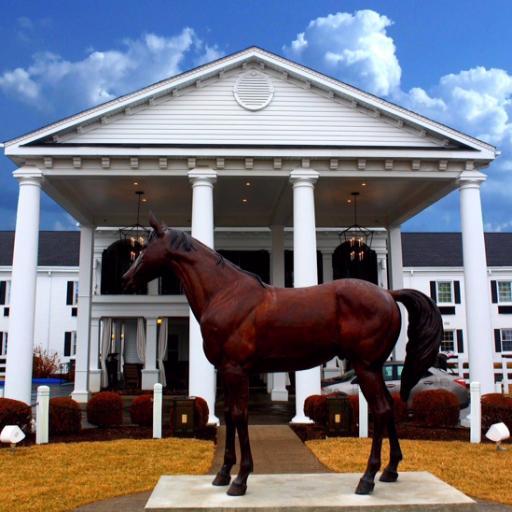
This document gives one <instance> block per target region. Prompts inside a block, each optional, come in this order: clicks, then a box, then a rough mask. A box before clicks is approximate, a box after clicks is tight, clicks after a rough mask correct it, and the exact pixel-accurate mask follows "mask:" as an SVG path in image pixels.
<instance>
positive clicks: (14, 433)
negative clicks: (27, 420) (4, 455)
mask: <svg viewBox="0 0 512 512" xmlns="http://www.w3.org/2000/svg"><path fill="white" fill-rule="evenodd" d="M23 439H25V434H24V433H23V430H21V428H20V427H18V425H6V426H5V427H4V428H3V429H2V432H1V433H0V442H1V443H6V444H10V445H11V448H13V449H14V448H16V445H17V444H18V443H20V442H21V441H23Z"/></svg>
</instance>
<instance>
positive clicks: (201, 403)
mask: <svg viewBox="0 0 512 512" xmlns="http://www.w3.org/2000/svg"><path fill="white" fill-rule="evenodd" d="M209 415H210V410H209V409H208V403H207V402H206V400H205V399H204V398H201V397H200V396H196V397H195V399H194V423H195V429H196V432H197V431H199V430H203V429H204V428H205V427H206V425H207V423H208V416H209Z"/></svg>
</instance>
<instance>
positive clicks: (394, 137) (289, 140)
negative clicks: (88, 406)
mask: <svg viewBox="0 0 512 512" xmlns="http://www.w3.org/2000/svg"><path fill="white" fill-rule="evenodd" d="M240 84H242V85H240ZM251 88H252V89H251ZM248 90H249V91H252V92H250V93H247V91H248ZM244 94H245V95H246V96H244ZM258 101H260V103H258ZM5 153H6V155H7V156H9V157H10V158H11V159H12V160H14V161H15V162H16V163H17V164H18V165H19V166H20V168H19V169H18V171H16V172H15V173H14V176H15V177H16V178H17V179H18V181H19V184H20V192H19V203H18V216H17V226H16V242H15V252H14V261H13V282H12V292H11V297H12V299H11V319H10V326H9V339H10V340H12V342H11V343H10V344H9V349H8V356H7V376H6V389H5V394H6V396H7V397H10V398H16V399H19V400H23V401H26V402H28V401H30V375H31V364H32V343H33V341H32V340H33V322H32V319H33V315H34V297H35V274H36V264H37V239H38V227H39V197H40V190H41V189H43V191H44V192H46V193H47V194H48V195H50V196H51V197H52V198H53V199H55V200H56V201H57V202H58V203H59V204H60V205H62V206H63V207H64V208H65V209H66V210H67V211H68V212H69V213H70V214H71V215H73V217H74V218H76V219H77V221H78V222H80V225H81V251H80V284H79V301H78V349H77V363H76V368H77V371H76V381H75V391H74V397H75V398H76V399H78V400H81V401H85V400H86V399H87V397H88V395H89V393H90V392H91V391H97V390H98V389H99V387H100V375H101V364H102V356H104V354H102V347H103V343H102V338H103V336H105V334H104V333H105V332H106V331H105V330H104V329H105V325H106V321H105V319H108V318H118V317H123V318H128V317H130V318H144V319H145V324H144V339H145V345H144V351H145V352H144V363H143V364H144V369H143V371H142V381H143V387H145V388H151V386H152V385H153V384H154V383H155V382H157V381H158V379H159V378H160V377H159V371H158V346H159V345H158V336H159V332H161V331H160V328H159V327H158V324H157V320H158V319H161V318H169V317H189V360H188V363H189V394H190V395H198V396H202V397H203V398H205V399H206V400H207V402H208V404H209V406H210V411H211V416H210V421H211V422H216V421H217V418H216V417H215V416H214V414H213V411H214V403H215V371H214V369H213V367H212V366H211V365H210V363H209V362H208V361H207V359H206V357H205V356H204V353H203V351H202V338H201V333H200V330H199V326H198V324H197V321H196V320H195V318H194V317H193V315H191V314H190V312H189V308H188V304H187V302H186V299H185V298H184V297H183V296H182V295H166V294H159V293H158V290H156V289H155V287H154V286H152V285H150V287H149V289H148V294H147V295H108V294H102V293H101V289H100V285H99V280H100V276H101V251H102V250H103V249H105V248H106V247H107V246H108V244H110V243H111V242H112V240H111V239H109V238H108V236H107V235H106V233H107V232H106V231H102V229H103V228H105V227H114V228H115V227H121V226H126V225H130V224H131V223H132V222H133V220H134V219H133V213H134V208H133V207H134V192H135V190H136V189H142V190H144V193H145V197H146V198H147V203H145V205H144V212H143V214H144V215H145V214H147V212H148V211H149V210H152V211H154V212H155V214H156V215H157V216H158V217H159V218H160V219H162V220H164V221H165V222H166V223H167V224H168V225H172V226H174V227H182V228H186V229H191V233H192V235H193V236H194V237H196V238H198V239H199V240H201V241H202V242H203V243H205V244H206V245H208V246H210V247H214V246H215V248H216V249H229V248H230V247H236V248H238V249H240V248H247V247H258V248H261V249H265V250H267V251H269V253H271V257H270V258H271V272H270V274H271V280H272V282H273V283H274V284H276V285H280V286H282V285H283V284H285V275H284V274H285V272H284V251H285V249H288V250H290V249H291V250H293V285H294V286H309V285H313V284H316V283H317V282H318V280H319V277H321V279H322V280H325V279H329V278H332V266H331V268H330V269H329V258H330V257H331V255H332V252H333V251H334V249H335V247H336V246H337V245H338V243H339V240H338V239H337V233H338V232H339V231H340V230H341V229H342V228H343V227H346V226H349V225H350V224H351V222H352V205H351V203H349V202H348V201H349V200H350V194H351V192H353V191H359V192H360V201H359V222H360V224H362V225H364V226H365V227H367V228H369V229H373V230H374V232H375V233H376V236H375V237H374V238H375V241H374V245H373V246H372V249H374V250H375V251H376V252H377V261H378V271H379V272H378V276H379V283H378V284H379V285H381V286H388V285H389V287H392V288H400V287H401V286H402V283H401V282H400V277H399V276H401V247H400V243H399V240H400V225H401V224H402V223H403V222H404V221H406V220H407V219H409V218H411V217H412V216H414V215H415V214H417V213H418V212H420V211H422V210H423V209H424V208H426V207H427V206H429V205H431V204H432V203H434V202H435V201H436V200H438V199H439V198H441V197H443V196H444V195H446V194H447V193H449V192H450V191H452V190H456V189H457V188H459V189H460V199H461V223H462V230H463V240H464V267H465V275H466V287H465V288H466V290H467V292H466V293H467V294H468V302H467V303H468V307H467V315H468V328H469V337H468V340H469V353H470V372H471V378H472V380H478V381H480V382H481V384H482V389H483V392H489V391H492V390H493V389H494V381H493V374H492V345H491V341H490V340H491V339H492V331H491V326H490V318H487V315H486V314H485V312H486V311H488V308H487V304H488V298H487V297H486V295H485V294H486V293H487V294H488V290H487V285H486V281H485V272H486V260H485V248H484V245H483V222H482V212H481V206H480V191H479V187H480V183H481V182H482V181H483V180H484V179H485V175H484V174H482V173H481V171H480V170H481V169H483V168H485V167H486V166H487V165H488V164H489V163H490V162H491V161H492V160H493V159H494V158H495V149H494V148H493V147H492V146H489V145H488V144H485V143H483V142H481V141H479V140H477V139H474V138H471V137H469V136H467V135H465V134H462V133H460V132H456V131H455V130H451V129H449V128H447V127H445V126H443V125H440V124H437V123H435V122H433V121H431V120H428V119H426V118H423V117H421V116H419V115H417V114H414V113H411V112H409V111H406V110H404V109H401V108H400V107H397V106H395V105H392V104H389V103H387V102H385V101H383V100H381V99H379V98H376V97H374V96H371V95H369V94H366V93H364V92H362V91H360V90H357V89H355V88H352V87H350V86H348V85H346V84H343V83H341V82H337V81H335V80H332V79H330V78H328V77H325V76H323V75H320V74H319V73H316V72H314V71H311V70H308V69H306V68H303V67H302V66H300V65H297V64H294V63H292V62H290V61H287V60H285V59H283V58H281V57H277V56H275V55H273V54H270V53H268V52H265V51H263V50H260V49H256V48H250V49H248V50H245V51H243V52H240V53H237V54H234V55H231V56H228V57H226V58H224V59H221V60H220V61H216V62H214V63H211V64H207V65H205V66H201V67H200V68H197V69H195V70H192V71H190V72H187V73H184V74H182V75H179V76H178V77H175V78H170V79H169V80H166V81H164V82H161V83H159V84H155V85H153V86H150V87H148V88H146V89H143V90H142V91H138V92H136V93H133V94H131V95H128V96H125V97H122V98H119V99H117V100H114V101H112V102H109V103H107V104H105V105H100V106H98V107H95V108H93V109H91V110H89V111H86V112H84V113H81V114H79V115H77V116H73V117H71V118H68V119H65V120H63V121H60V122H58V123H55V124H54V125H51V126H49V127H45V128H43V129H41V130H38V131H36V132H33V133H31V134H28V135H25V136H23V137H20V138H18V139H15V140H13V141H10V142H8V143H6V145H5ZM255 233H257V234H258V236H257V238H258V241H257V243H255V242H254V240H253V239H252V238H251V236H252V235H253V234H255ZM237 240H238V241H240V240H242V242H239V243H240V245H238V246H237V245H236V244H237V242H236V241H237ZM317 251H320V252H321V259H322V263H323V269H324V271H323V275H322V276H318V275H317ZM388 277H389V281H388ZM141 332H142V331H140V332H139V334H140V333H141ZM138 337H139V335H138ZM486 338H488V339H489V343H487V344H486V343H482V341H481V340H482V339H486ZM106 342H108V339H106ZM404 342H405V338H403V339H402V337H401V340H400V342H399V343H398V345H397V348H396V357H397V358H401V357H402V356H403V354H404ZM107 344H108V343H107ZM483 347H487V348H483ZM285 385H286V376H285V375H283V374H275V375H274V377H273V379H272V386H271V393H272V396H273V397H274V398H276V399H285V398H287V397H286V387H285ZM319 391H320V369H319V368H315V369H311V370H307V371H305V372H299V373H298V374H297V375H296V416H295V418H294V421H297V422H305V421H308V418H307V417H305V416H304V412H303V402H304V399H305V398H306V397H307V396H309V395H311V394H315V393H318V392H319Z"/></svg>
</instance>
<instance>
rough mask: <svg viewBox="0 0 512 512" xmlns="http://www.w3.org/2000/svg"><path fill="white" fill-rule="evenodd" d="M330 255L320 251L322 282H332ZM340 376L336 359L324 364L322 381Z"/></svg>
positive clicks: (327, 252) (324, 250)
mask: <svg viewBox="0 0 512 512" xmlns="http://www.w3.org/2000/svg"><path fill="white" fill-rule="evenodd" d="M332 254H333V251H331V250H327V249H323V250H322V271H323V282H324V283H330V282H331V281H332V280H333V271H332ZM340 374H341V372H340V368H339V367H338V358H337V357H333V358H332V359H331V360H329V361H327V363H325V366H324V367H323V376H324V379H330V378H332V377H339V375H340Z"/></svg>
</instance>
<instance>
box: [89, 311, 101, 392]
mask: <svg viewBox="0 0 512 512" xmlns="http://www.w3.org/2000/svg"><path fill="white" fill-rule="evenodd" d="M99 359H100V319H99V318H93V319H92V320H91V342H90V344H89V391H90V392H91V393H98V392H99V391H101V370H100V367H99V363H100V361H99Z"/></svg>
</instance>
